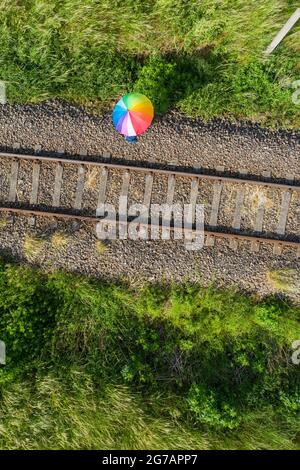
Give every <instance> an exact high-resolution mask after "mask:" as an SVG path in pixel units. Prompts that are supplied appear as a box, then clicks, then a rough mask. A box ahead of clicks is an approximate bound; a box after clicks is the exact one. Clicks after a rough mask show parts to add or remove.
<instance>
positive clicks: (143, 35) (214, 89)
mask: <svg viewBox="0 0 300 470" xmlns="http://www.w3.org/2000/svg"><path fill="white" fill-rule="evenodd" d="M297 7H299V2H298V1H297V0H289V1H284V0H257V1H255V2H248V1H246V0H235V1H232V0H222V1H220V0H201V1H199V0H189V1H186V0H155V1H152V0H151V1H150V0H64V1H59V0H24V1H22V2H20V1H18V0H0V37H1V41H0V79H2V80H5V81H6V82H7V93H8V99H9V100H10V101H25V102H26V101H31V102H32V101H39V100H43V99H46V98H52V97H61V98H65V99H68V100H72V101H75V102H80V103H84V104H90V103H94V104H95V103H96V104H97V106H99V107H100V108H99V109H101V107H102V108H103V107H104V106H107V104H109V103H111V102H112V100H114V101H115V100H116V99H117V98H118V97H119V96H120V95H122V94H124V93H126V92H129V91H132V90H138V91H141V92H144V93H146V94H147V95H148V96H149V97H150V98H151V99H152V100H153V102H154V104H155V107H156V111H157V112H163V111H166V110H167V109H169V108H170V107H176V108H177V109H179V110H181V111H183V112H185V113H187V114H189V115H192V116H200V117H202V118H204V119H209V118H212V117H216V116H220V115H224V116H227V117H235V118H250V119H255V120H258V121H261V122H263V123H264V124H266V125H276V126H291V127H297V126H298V127H299V125H300V113H299V111H300V107H299V105H296V104H294V103H293V102H292V100H291V96H292V93H293V91H294V90H293V89H292V88H291V87H287V84H291V83H292V82H293V81H295V80H297V79H299V73H300V72H299V69H300V63H299V51H300V40H299V37H300V27H299V25H298V26H296V27H295V28H294V29H293V31H292V32H291V33H290V34H289V36H288V37H287V38H286V39H285V40H284V42H283V43H282V44H281V45H280V46H279V47H278V49H277V50H276V51H275V52H274V54H272V56H271V58H270V59H265V58H264V55H263V51H264V50H265V48H266V47H267V45H268V44H269V43H270V42H271V40H272V39H273V37H274V36H275V34H276V33H277V32H278V30H279V29H280V28H281V27H282V25H283V24H284V23H285V22H286V21H287V19H288V18H289V16H290V15H291V14H292V13H293V12H294V11H295V10H296V8H297Z"/></svg>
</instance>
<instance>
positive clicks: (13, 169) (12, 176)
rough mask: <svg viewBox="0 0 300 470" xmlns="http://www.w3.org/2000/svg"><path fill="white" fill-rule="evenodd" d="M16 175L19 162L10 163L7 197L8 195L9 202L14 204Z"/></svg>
mask: <svg viewBox="0 0 300 470" xmlns="http://www.w3.org/2000/svg"><path fill="white" fill-rule="evenodd" d="M18 174H19V161H18V160H13V161H12V162H11V172H10V187H9V195H8V200H9V202H16V197H17V183H18Z"/></svg>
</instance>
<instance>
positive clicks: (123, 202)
mask: <svg viewBox="0 0 300 470" xmlns="http://www.w3.org/2000/svg"><path fill="white" fill-rule="evenodd" d="M129 183H130V173H129V171H126V172H125V173H123V176H122V188H121V193H120V204H119V221H120V222H121V223H120V224H119V238H120V240H126V239H127V218H128V217H127V211H128V192H129Z"/></svg>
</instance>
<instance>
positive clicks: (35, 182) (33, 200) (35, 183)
mask: <svg viewBox="0 0 300 470" xmlns="http://www.w3.org/2000/svg"><path fill="white" fill-rule="evenodd" d="M40 169H41V166H40V164H39V163H38V162H35V163H34V164H33V167H32V188H31V194H30V204H37V202H38V192H39V181H40Z"/></svg>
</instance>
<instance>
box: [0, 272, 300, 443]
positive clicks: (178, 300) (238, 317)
mask: <svg viewBox="0 0 300 470" xmlns="http://www.w3.org/2000/svg"><path fill="white" fill-rule="evenodd" d="M299 313H300V308H299V307H295V306H292V305H289V304H287V303H285V302H283V301H278V300H275V299H266V300H264V301H260V302H258V301H255V300H254V299H251V298H248V297H246V296H243V295H241V294H238V293H234V292H230V291H222V292H220V291H217V290H214V289H208V290H207V289H206V290H205V289H201V288H200V287H199V286H197V285H182V286H148V287H144V288H143V289H140V290H138V291H134V290H132V289H130V288H129V287H127V286H125V285H121V284H120V285H117V284H112V283H105V282H100V281H94V280H91V279H87V278H84V277H78V276H74V275H67V274H64V273H59V272H58V273H51V274H43V273H42V272H40V271H35V270H33V269H29V268H25V267H18V266H14V265H5V264H3V263H2V264H1V265H0V338H1V340H3V341H5V343H6V349H7V365H6V366H3V367H2V368H1V369H0V394H1V398H0V447H1V448H19V449H20V448H26V449H28V448H89V449H90V448H104V449H109V448H110V449H112V448H123V449H125V448H149V447H150V448H183V449H188V448H202V449H206V448H250V449H252V448H270V449H273V448H280V449H294V448H299V443H300V442H299V414H300V388H299V387H300V368H299V366H296V365H293V364H292V363H291V354H292V350H291V344H292V342H293V341H294V340H295V339H298V338H299V337H300V316H299Z"/></svg>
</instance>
